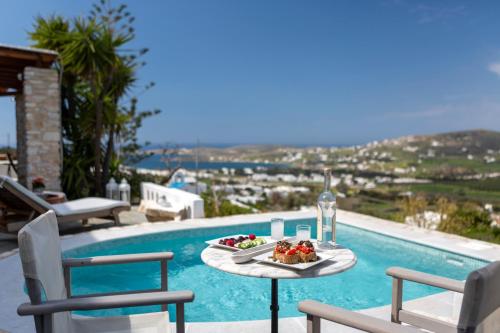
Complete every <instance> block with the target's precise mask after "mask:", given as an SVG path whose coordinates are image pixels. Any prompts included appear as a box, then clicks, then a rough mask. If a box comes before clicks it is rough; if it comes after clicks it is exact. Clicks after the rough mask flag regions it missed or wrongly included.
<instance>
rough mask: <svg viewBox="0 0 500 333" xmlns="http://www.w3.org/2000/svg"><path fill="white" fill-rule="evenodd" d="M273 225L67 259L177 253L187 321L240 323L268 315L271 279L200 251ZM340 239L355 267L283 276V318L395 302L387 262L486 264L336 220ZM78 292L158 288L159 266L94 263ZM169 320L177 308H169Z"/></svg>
mask: <svg viewBox="0 0 500 333" xmlns="http://www.w3.org/2000/svg"><path fill="white" fill-rule="evenodd" d="M314 222H315V221H313V220H295V221H289V222H287V223H286V228H285V233H286V234H287V235H289V236H293V235H294V233H295V226H296V225H297V224H310V225H312V227H313V234H315V232H316V231H315V223H314ZM269 230H270V226H269V223H259V224H251V225H239V226H234V227H224V228H210V229H198V230H188V231H175V232H165V233H157V234H150V235H144V236H138V237H130V238H125V239H118V240H113V241H107V242H102V243H96V244H92V245H89V246H85V247H81V248H77V249H74V250H70V251H67V252H65V253H64V256H65V257H87V256H98V255H111V254H124V253H141V252H158V251H172V252H174V253H175V258H174V260H173V261H171V262H170V263H169V266H168V269H169V289H170V290H180V289H190V290H193V291H194V292H195V294H196V299H195V301H194V303H190V304H188V305H187V306H186V319H187V320H188V321H192V322H196V321H236V320H255V319H268V318H269V317H270V314H269V303H270V289H271V288H270V287H271V282H270V280H268V279H259V278H251V277H244V276H237V275H232V274H228V273H224V272H221V271H218V270H216V269H213V268H210V267H208V266H206V265H204V264H203V262H202V261H201V259H200V253H201V251H202V250H203V249H204V248H205V246H206V245H205V243H204V242H205V241H206V240H209V239H213V238H217V237H223V236H225V235H231V234H237V233H243V234H248V233H255V234H257V235H266V234H269ZM338 241H339V243H341V244H343V245H345V246H347V247H349V248H351V249H352V250H353V251H354V252H355V253H356V255H357V256H358V262H357V264H356V266H354V268H352V269H350V270H348V271H347V272H344V273H341V274H338V275H334V276H329V277H322V278H315V279H302V280H281V281H280V283H279V301H280V316H281V317H292V316H298V315H300V313H299V312H298V311H297V303H298V302H299V301H300V300H303V299H306V298H309V299H315V300H318V301H321V302H325V303H328V304H332V305H336V306H341V307H345V308H348V309H353V310H358V309H365V308H370V307H375V306H381V305H386V304H390V302H391V279H390V278H389V277H388V276H386V275H385V270H386V269H387V268H388V267H390V266H402V267H407V268H411V269H416V270H419V271H423V272H427V273H432V274H438V275H442V276H446V277H450V278H455V279H465V278H466V276H467V274H468V273H469V272H470V271H472V270H474V269H477V268H479V267H482V266H484V265H485V264H486V262H484V261H480V260H476V259H472V258H468V257H464V256H460V255H457V254H453V253H449V252H445V251H440V250H437V249H434V248H430V247H426V246H421V245H417V244H414V243H411V242H406V241H402V240H399V239H395V238H391V237H387V236H383V235H380V234H377V233H373V232H368V231H364V230H361V229H358V228H354V227H350V226H347V225H343V224H339V225H338ZM72 278H73V280H72V288H73V292H74V294H86V293H95V292H109V291H119V290H137V289H152V288H159V286H160V274H159V264H158V263H140V264H126V265H115V266H95V267H86V268H77V269H74V271H73V275H72ZM439 291H440V289H436V288H431V287H427V286H422V285H418V284H414V283H405V287H404V298H405V300H408V299H414V298H417V297H422V296H426V295H430V294H433V293H436V292H439ZM156 310H159V307H141V308H126V309H114V310H106V311H91V312H87V313H85V314H87V315H98V316H99V315H103V314H107V315H116V314H129V313H139V312H146V311H156ZM170 311H171V314H170V315H171V319H172V320H173V319H174V318H175V317H174V313H175V312H174V311H175V309H174V307H171V308H170Z"/></svg>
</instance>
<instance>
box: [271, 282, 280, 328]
mask: <svg viewBox="0 0 500 333" xmlns="http://www.w3.org/2000/svg"><path fill="white" fill-rule="evenodd" d="M270 309H271V333H278V311H279V309H280V307H279V305H278V279H271V306H270Z"/></svg>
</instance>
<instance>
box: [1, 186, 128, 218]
mask: <svg viewBox="0 0 500 333" xmlns="http://www.w3.org/2000/svg"><path fill="white" fill-rule="evenodd" d="M0 202H3V204H4V205H5V206H6V207H7V209H8V210H12V211H14V212H18V213H19V212H20V213H28V216H29V218H28V219H27V220H28V221H29V220H32V219H33V218H34V217H36V216H37V215H40V214H43V213H46V212H48V211H49V210H53V211H54V212H55V214H56V216H57V220H58V221H59V222H67V221H78V220H82V221H83V222H84V223H86V222H87V220H88V219H89V218H111V219H113V220H114V221H115V224H116V225H119V224H120V218H119V216H118V214H119V213H120V212H122V211H127V210H130V204H129V203H127V202H125V201H118V200H110V199H104V198H84V199H78V200H71V201H67V202H63V203H59V204H53V205H51V204H49V203H48V202H46V201H45V200H43V199H42V198H40V197H39V196H38V195H36V194H35V193H33V192H31V191H29V190H28V189H26V188H25V187H24V186H22V185H21V184H19V183H18V182H16V181H14V180H13V179H12V178H9V177H6V176H0Z"/></svg>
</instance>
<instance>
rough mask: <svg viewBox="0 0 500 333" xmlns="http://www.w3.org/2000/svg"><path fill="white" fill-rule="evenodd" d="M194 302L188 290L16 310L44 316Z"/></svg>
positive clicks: (74, 300) (51, 303) (69, 301)
mask: <svg viewBox="0 0 500 333" xmlns="http://www.w3.org/2000/svg"><path fill="white" fill-rule="evenodd" d="M193 300H194V293H193V292H192V291H189V290H183V291H161V292H154V293H141V294H129V295H114V296H95V297H82V298H68V299H63V300H53V301H47V302H44V303H41V304H36V305H34V304H30V303H24V304H21V305H20V306H19V307H18V308H17V313H18V314H19V315H20V316H31V315H35V316H37V315H46V314H51V313H56V312H65V311H82V310H99V309H114V308H125V307H131V306H145V305H163V304H172V303H176V304H179V303H186V302H192V301H193Z"/></svg>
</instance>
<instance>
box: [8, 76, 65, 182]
mask: <svg viewBox="0 0 500 333" xmlns="http://www.w3.org/2000/svg"><path fill="white" fill-rule="evenodd" d="M23 84H24V85H23V95H20V96H17V97H16V128H17V159H18V177H19V181H20V182H21V183H22V184H23V185H25V186H27V187H28V188H31V180H32V179H33V178H34V177H37V176H42V177H43V178H44V179H45V185H46V187H47V189H50V190H60V188H61V180H60V177H61V168H62V157H61V149H62V148H61V104H60V103H61V100H60V86H59V77H58V73H57V71H55V70H53V69H44V68H33V67H26V68H25V69H24V83H23Z"/></svg>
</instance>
